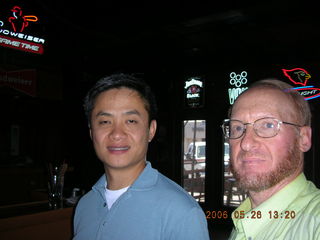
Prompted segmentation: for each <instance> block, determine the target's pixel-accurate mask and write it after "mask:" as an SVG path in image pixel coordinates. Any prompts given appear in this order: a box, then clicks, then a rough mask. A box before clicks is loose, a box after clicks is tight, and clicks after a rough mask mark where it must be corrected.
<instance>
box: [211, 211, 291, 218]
mask: <svg viewBox="0 0 320 240" xmlns="http://www.w3.org/2000/svg"><path fill="white" fill-rule="evenodd" d="M265 214H267V217H269V218H270V219H293V218H295V217H296V212H295V211H283V212H279V211H268V212H267V213H265ZM262 215H263V214H262V212H261V211H255V210H252V211H250V212H248V213H245V212H244V211H243V210H240V211H238V210H236V211H234V212H233V217H234V218H236V219H245V218H248V219H261V218H262V217H265V216H262ZM206 218H207V219H227V218H229V215H228V212H227V211H206Z"/></svg>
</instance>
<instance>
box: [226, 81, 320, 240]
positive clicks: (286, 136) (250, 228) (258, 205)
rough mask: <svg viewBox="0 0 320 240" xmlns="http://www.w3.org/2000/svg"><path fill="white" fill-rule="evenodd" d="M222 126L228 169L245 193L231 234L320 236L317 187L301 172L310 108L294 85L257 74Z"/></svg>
mask: <svg viewBox="0 0 320 240" xmlns="http://www.w3.org/2000/svg"><path fill="white" fill-rule="evenodd" d="M223 130H224V134H225V136H226V138H228V139H229V144H230V158H231V169H232V172H233V174H234V176H235V178H236V179H237V182H238V184H239V186H240V187H241V188H242V189H244V190H245V191H247V192H248V195H249V197H248V198H247V199H246V200H245V201H244V202H243V203H242V204H241V205H240V206H239V207H238V208H237V209H236V210H235V211H234V212H233V213H232V219H233V223H234V229H233V231H232V233H231V235H230V238H229V239H232V240H242V239H251V240H252V239H259V240H260V239H268V240H270V239H281V240H282V239H288V240H289V239H290V240H292V239H301V240H308V239H310V240H311V239H312V240H313V239H320V190H319V189H317V188H316V187H315V185H314V184H313V183H312V182H310V181H308V180H307V179H306V177H305V175H304V174H303V161H304V152H307V151H308V150H309V149H310V148H311V132H312V130H311V111H310V107H309V105H308V102H307V101H305V100H304V98H303V97H302V96H301V95H300V94H299V93H298V92H297V91H295V90H293V89H292V86H290V85H289V84H286V83H284V82H281V81H279V80H274V79H268V80H261V81H258V82H256V83H255V84H253V85H252V86H251V87H250V88H249V89H248V90H247V91H245V92H243V93H242V94H241V95H240V96H239V97H238V98H237V100H236V101H235V103H234V105H233V107H232V109H231V111H230V119H227V120H225V121H224V124H223Z"/></svg>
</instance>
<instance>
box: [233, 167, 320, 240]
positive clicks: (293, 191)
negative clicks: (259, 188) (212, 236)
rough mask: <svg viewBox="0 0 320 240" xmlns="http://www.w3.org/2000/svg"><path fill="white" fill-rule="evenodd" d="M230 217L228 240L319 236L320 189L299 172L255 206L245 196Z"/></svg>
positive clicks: (308, 239)
mask: <svg viewBox="0 0 320 240" xmlns="http://www.w3.org/2000/svg"><path fill="white" fill-rule="evenodd" d="M232 220H233V223H234V228H233V230H232V233H231V235H230V238H229V239H230V240H244V239H246V240H262V239H265V240H275V239H279V240H280V239H281V240H283V239H285V240H293V239H294V240H317V239H318V240H320V190H319V189H318V188H316V187H315V185H314V184H313V183H312V182H310V181H307V179H306V177H305V175H304V174H303V173H302V174H300V175H299V176H298V177H297V178H296V179H295V180H294V181H292V182H291V183H289V184H288V185H287V186H285V187H284V188H283V189H281V190H280V191H279V192H277V193H276V194H274V195H273V196H272V197H271V198H269V199H268V200H266V201H265V202H263V203H262V204H260V205H259V206H258V207H256V208H254V209H252V207H251V202H250V199H249V198H247V199H246V200H245V201H244V202H243V203H242V204H241V205H240V206H239V207H238V208H237V209H236V210H235V211H234V212H233V213H232Z"/></svg>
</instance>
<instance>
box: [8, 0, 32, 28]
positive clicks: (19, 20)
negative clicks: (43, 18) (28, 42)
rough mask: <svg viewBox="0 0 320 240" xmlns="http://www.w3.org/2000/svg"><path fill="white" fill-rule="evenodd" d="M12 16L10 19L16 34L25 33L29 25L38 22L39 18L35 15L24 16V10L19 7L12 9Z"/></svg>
mask: <svg viewBox="0 0 320 240" xmlns="http://www.w3.org/2000/svg"><path fill="white" fill-rule="evenodd" d="M11 11H12V15H13V16H11V17H9V18H8V21H9V22H10V23H11V26H12V29H13V31H14V32H23V30H24V29H25V27H27V26H28V25H29V22H37V21H38V18H37V17H36V16H34V15H25V16H23V15H22V9H21V7H19V6H14V7H13V8H12V9H11Z"/></svg>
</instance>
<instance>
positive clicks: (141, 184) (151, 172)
mask: <svg viewBox="0 0 320 240" xmlns="http://www.w3.org/2000/svg"><path fill="white" fill-rule="evenodd" d="M146 163H147V164H146V166H145V168H144V169H143V171H142V172H141V174H140V175H139V177H138V178H137V179H136V180H135V181H134V183H133V184H132V185H131V186H130V188H129V189H131V190H137V191H142V190H148V189H151V188H152V187H153V186H154V185H155V184H156V182H157V180H158V174H159V172H158V171H157V170H156V169H154V168H152V166H151V163H150V162H148V161H146ZM106 186H107V178H106V175H105V174H104V175H102V176H101V177H100V179H99V180H98V181H97V182H96V184H95V185H94V186H93V187H92V189H93V190H96V191H98V192H100V193H101V194H103V195H104V192H105V187H106Z"/></svg>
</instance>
